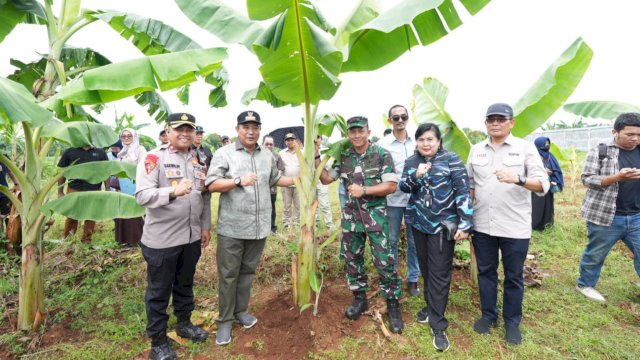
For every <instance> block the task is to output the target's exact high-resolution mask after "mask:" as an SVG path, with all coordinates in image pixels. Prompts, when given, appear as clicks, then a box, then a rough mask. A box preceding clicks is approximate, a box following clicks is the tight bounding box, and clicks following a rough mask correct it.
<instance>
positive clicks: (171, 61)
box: [0, 0, 227, 331]
mask: <svg viewBox="0 0 640 360" xmlns="http://www.w3.org/2000/svg"><path fill="white" fill-rule="evenodd" d="M53 3H54V1H53V0H45V1H44V2H43V3H41V2H38V1H35V0H33V1H28V2H25V1H18V0H0V40H2V39H4V38H5V37H6V36H8V35H10V33H11V32H12V31H13V30H14V28H15V26H16V25H17V24H19V23H31V24H40V25H44V28H45V29H46V33H47V37H48V43H49V51H48V53H47V55H46V60H44V61H43V60H39V61H36V62H34V63H30V64H25V63H21V62H19V61H18V60H12V64H14V65H15V66H17V67H18V71H16V73H14V74H13V75H12V76H11V78H12V80H15V81H12V80H9V79H4V78H0V117H1V118H2V121H0V126H12V127H14V126H17V125H19V126H20V127H21V128H22V134H23V136H24V143H25V145H24V154H23V157H24V159H23V162H24V168H19V167H18V166H17V165H16V162H14V161H11V159H9V158H7V157H6V156H4V155H0V161H1V162H2V163H4V164H5V165H6V166H7V168H8V169H9V170H10V171H11V172H12V173H13V174H14V175H15V176H16V178H17V182H18V185H19V186H20V189H21V196H22V197H21V199H18V198H17V197H16V196H15V195H14V194H13V193H12V192H11V191H9V189H8V188H6V187H0V191H1V192H2V193H4V194H5V195H7V197H8V198H9V199H10V200H11V202H12V203H13V204H14V205H15V207H16V209H17V211H18V213H19V215H20V218H21V231H22V239H23V248H22V265H21V266H22V267H21V272H20V290H19V292H20V294H19V310H18V322H17V327H18V329H21V330H34V331H35V330H37V329H38V328H39V326H40V324H41V323H42V321H43V320H44V318H45V314H46V311H45V308H44V277H43V273H42V262H41V259H42V237H43V225H44V224H45V219H46V218H47V217H48V216H51V214H52V213H53V212H58V213H61V214H64V215H69V216H72V217H74V218H75V219H78V220H87V219H91V220H105V219H112V218H114V217H120V218H123V217H125V218H126V217H135V216H140V215H141V214H142V213H143V209H142V208H140V207H139V206H138V205H137V204H136V203H135V199H134V198H133V197H131V196H127V195H122V194H120V193H111V192H96V193H92V194H84V193H82V194H80V193H78V194H70V195H68V196H65V197H63V198H61V199H57V200H55V201H49V194H50V193H51V190H52V189H53V187H55V186H56V185H57V181H58V179H60V178H61V177H63V176H64V177H65V178H75V179H82V180H87V181H89V182H92V183H98V182H101V181H102V180H104V179H106V178H108V177H109V176H110V175H119V176H127V177H130V178H133V177H134V176H135V168H134V167H133V166H131V165H126V164H124V165H123V164H118V163H116V162H113V163H100V164H98V163H93V164H86V166H83V165H85V164H83V165H73V166H70V167H68V168H65V169H64V170H63V171H61V172H59V173H57V174H55V175H54V176H52V178H50V179H44V177H43V167H44V161H45V157H46V155H47V153H48V151H49V149H50V148H51V146H52V144H53V143H54V142H62V143H65V144H67V145H69V146H72V147H79V146H84V145H92V146H96V147H107V146H109V145H111V144H112V143H114V142H115V141H116V140H117V136H116V135H115V133H114V132H113V130H112V129H111V128H110V127H108V126H106V125H103V124H100V123H99V122H96V120H95V119H93V118H91V117H89V116H88V115H87V113H86V112H84V111H83V110H82V106H84V105H96V104H98V105H102V104H104V103H107V102H111V101H114V100H118V99H123V98H126V97H129V96H134V97H136V100H137V101H138V103H140V104H142V105H148V106H149V111H150V114H156V116H159V119H161V118H163V117H166V114H167V113H168V111H169V110H168V107H166V106H165V105H164V104H163V101H162V99H161V97H160V95H159V94H158V92H159V91H165V90H170V89H175V88H178V87H181V86H186V85H188V84H189V83H191V82H193V81H195V80H196V79H197V78H198V77H202V78H208V81H207V82H209V83H210V84H213V85H214V86H218V88H219V89H217V90H216V89H214V91H216V93H215V94H214V95H215V96H213V97H212V98H213V99H214V100H216V101H219V100H220V99H221V98H224V96H223V95H221V94H220V89H221V90H222V91H223V90H224V86H226V79H223V78H221V79H217V78H215V77H216V76H217V75H218V74H224V72H223V71H222V70H223V68H222V61H223V60H224V59H225V58H226V57H227V52H226V49H222V48H213V49H203V48H200V46H198V45H197V44H196V43H195V42H193V41H191V40H190V39H189V38H188V37H186V36H184V35H182V34H181V33H179V32H177V31H176V30H174V29H173V28H171V27H169V26H167V25H165V24H162V23H161V22H158V21H155V20H150V19H144V18H142V17H139V16H135V15H130V14H124V13H117V12H104V11H94V10H84V9H82V10H81V1H80V0H65V1H60V7H59V11H58V12H57V14H58V16H56V15H54V11H53ZM95 21H104V22H106V23H107V24H109V25H110V26H111V27H112V29H114V30H115V31H117V32H118V33H120V34H121V35H122V36H123V37H124V38H125V39H127V40H129V41H131V42H133V43H134V45H136V47H137V48H138V49H139V50H140V51H141V52H142V54H144V55H146V56H145V57H143V58H140V59H133V60H130V61H125V62H122V63H111V62H110V61H109V60H108V59H107V58H106V57H104V56H102V55H101V54H99V53H97V52H95V51H93V50H91V49H76V48H70V47H66V46H65V44H66V42H67V40H68V39H69V38H71V37H72V36H73V35H74V34H75V33H77V32H78V31H80V30H82V29H83V28H84V27H86V26H87V25H88V24H90V23H92V22H95ZM218 80H219V81H218ZM58 89H59V92H58V93H56V91H57V90H58ZM219 104H222V102H219ZM59 119H60V120H59ZM61 120H63V121H61ZM6 124H9V125H6ZM86 204H100V206H86Z"/></svg>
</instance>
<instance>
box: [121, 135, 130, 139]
mask: <svg viewBox="0 0 640 360" xmlns="http://www.w3.org/2000/svg"><path fill="white" fill-rule="evenodd" d="M120 139H133V135H120Z"/></svg>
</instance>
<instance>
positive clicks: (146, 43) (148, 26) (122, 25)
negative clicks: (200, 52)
mask: <svg viewBox="0 0 640 360" xmlns="http://www.w3.org/2000/svg"><path fill="white" fill-rule="evenodd" d="M88 16H89V17H93V18H95V19H99V20H102V21H104V22H106V23H107V24H109V26H111V27H112V28H113V29H114V30H116V31H117V32H118V33H119V34H120V35H122V37H124V38H125V39H127V40H131V42H132V43H133V44H134V45H135V46H136V47H137V48H138V49H139V50H140V51H142V53H143V54H145V55H147V56H149V55H157V54H164V53H167V52H177V51H183V50H190V49H200V48H201V47H200V45H198V44H197V43H196V42H194V41H193V40H191V39H190V38H189V37H187V36H185V35H184V34H182V33H181V32H179V31H177V30H175V29H174V28H173V27H171V26H169V25H167V24H165V23H163V22H161V21H158V20H154V19H149V18H144V17H142V16H139V15H136V14H127V13H124V12H116V11H108V12H102V11H101V12H95V13H90V14H89V15H88Z"/></svg>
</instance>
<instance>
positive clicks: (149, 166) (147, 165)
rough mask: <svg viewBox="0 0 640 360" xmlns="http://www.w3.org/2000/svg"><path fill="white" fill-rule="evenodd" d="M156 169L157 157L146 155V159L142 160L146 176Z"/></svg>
mask: <svg viewBox="0 0 640 360" xmlns="http://www.w3.org/2000/svg"><path fill="white" fill-rule="evenodd" d="M156 167H158V156H157V155H154V154H147V157H145V158H144V169H145V170H146V171H147V174H149V173H151V172H152V171H153V170H155V168H156Z"/></svg>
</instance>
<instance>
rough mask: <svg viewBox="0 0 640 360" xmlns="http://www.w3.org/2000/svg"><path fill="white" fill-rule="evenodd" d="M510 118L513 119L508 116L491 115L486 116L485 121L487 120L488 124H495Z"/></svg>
mask: <svg viewBox="0 0 640 360" xmlns="http://www.w3.org/2000/svg"><path fill="white" fill-rule="evenodd" d="M509 120H511V118H507V117H489V118H486V119H485V120H484V122H486V123H487V124H493V123H495V122H497V123H498V124H504V123H506V122H507V121H509Z"/></svg>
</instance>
